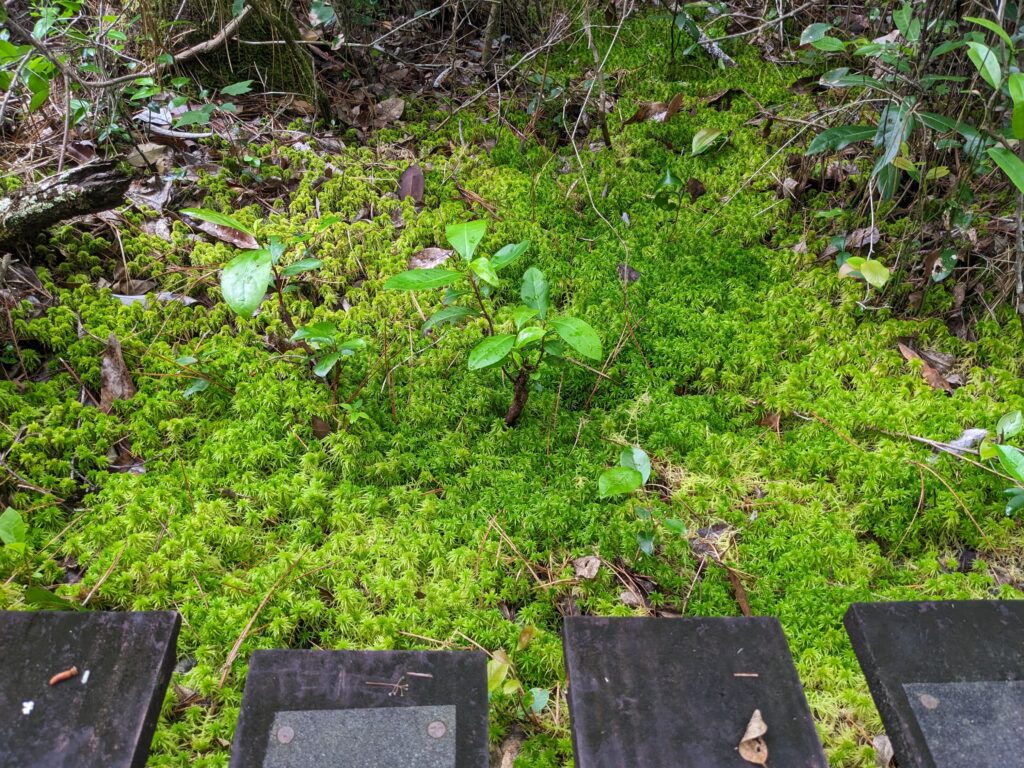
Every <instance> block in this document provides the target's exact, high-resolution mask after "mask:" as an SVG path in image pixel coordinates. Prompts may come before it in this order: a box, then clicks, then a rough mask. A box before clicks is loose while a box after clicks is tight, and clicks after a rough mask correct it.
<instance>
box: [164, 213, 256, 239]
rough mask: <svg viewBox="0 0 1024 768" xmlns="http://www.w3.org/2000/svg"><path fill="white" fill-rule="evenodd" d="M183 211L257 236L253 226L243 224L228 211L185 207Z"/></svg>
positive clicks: (193, 216) (194, 216)
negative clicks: (229, 214)
mask: <svg viewBox="0 0 1024 768" xmlns="http://www.w3.org/2000/svg"><path fill="white" fill-rule="evenodd" d="M181 212H182V213H187V214H188V215H189V216H191V217H192V218H194V219H199V220H200V221H208V222H209V223H210V224H220V225H221V226H222V227H230V228H231V229H237V230H238V231H239V232H243V233H245V234H247V235H249V236H250V237H256V233H255V232H254V231H253V229H252V227H250V226H248V225H246V224H243V223H242V222H240V221H239V220H238V219H236V218H235V217H234V216H228V215H227V214H226V213H219V212H218V211H211V210H210V209H209V208H183V209H182V211H181Z"/></svg>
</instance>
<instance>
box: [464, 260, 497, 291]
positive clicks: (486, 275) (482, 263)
mask: <svg viewBox="0 0 1024 768" xmlns="http://www.w3.org/2000/svg"><path fill="white" fill-rule="evenodd" d="M469 268H470V269H472V270H473V274H475V275H476V276H477V277H479V278H480V279H481V280H483V281H484V282H485V283H487V284H488V285H492V286H494V287H495V288H497V287H498V285H499V284H500V282H501V280H499V279H498V273H497V272H495V271H494V265H493V264H491V260H490V259H488V258H487V257H486V256H481V257H480V258H478V259H473V261H472V262H471V263H470V265H469Z"/></svg>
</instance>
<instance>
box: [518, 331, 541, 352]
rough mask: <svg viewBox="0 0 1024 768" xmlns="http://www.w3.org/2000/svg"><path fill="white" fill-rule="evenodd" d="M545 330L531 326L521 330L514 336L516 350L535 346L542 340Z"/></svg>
mask: <svg viewBox="0 0 1024 768" xmlns="http://www.w3.org/2000/svg"><path fill="white" fill-rule="evenodd" d="M544 334H545V330H544V329H543V328H541V327H540V326H539V325H531V326H528V327H526V328H523V330H521V331H520V332H519V334H518V335H517V336H516V349H522V348H523V347H526V346H529V345H530V344H535V343H536V342H538V341H540V340H541V339H543V338H544Z"/></svg>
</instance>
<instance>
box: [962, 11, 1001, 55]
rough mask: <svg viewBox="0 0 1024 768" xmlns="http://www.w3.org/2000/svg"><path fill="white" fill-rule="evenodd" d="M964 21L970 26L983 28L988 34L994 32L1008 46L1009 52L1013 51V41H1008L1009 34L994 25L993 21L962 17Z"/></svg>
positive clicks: (975, 17)
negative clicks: (970, 24)
mask: <svg viewBox="0 0 1024 768" xmlns="http://www.w3.org/2000/svg"><path fill="white" fill-rule="evenodd" d="M964 21H969V22H971V23H972V24H977V25H978V26H979V27H984V28H985V29H987V30H988V31H989V32H994V33H995V34H996V35H998V36H999V39H1000V40H1002V41H1003V42H1004V43H1006V44H1007V45H1008V46H1010V50H1013V40H1011V39H1010V35H1009V33H1008V32H1007V31H1006V30H1005V29H1003V28H1002V27H1000V26H999V25H998V24H996V23H995V22H994V21H991V20H989V19H981V18H978V17H977V16H964Z"/></svg>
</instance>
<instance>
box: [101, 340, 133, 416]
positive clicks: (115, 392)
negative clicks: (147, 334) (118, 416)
mask: <svg viewBox="0 0 1024 768" xmlns="http://www.w3.org/2000/svg"><path fill="white" fill-rule="evenodd" d="M134 395H135V384H134V383H133V382H132V377H131V374H130V373H128V366H126V365H125V364H124V357H123V356H122V354H121V342H119V341H118V340H117V337H116V336H115V335H114V334H110V337H109V338H108V339H107V348H106V349H105V350H103V354H102V355H101V356H100V410H101V411H103V412H104V413H110V411H111V409H112V408H113V407H114V401H115V400H129V399H131V398H132V397H133V396H134Z"/></svg>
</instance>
